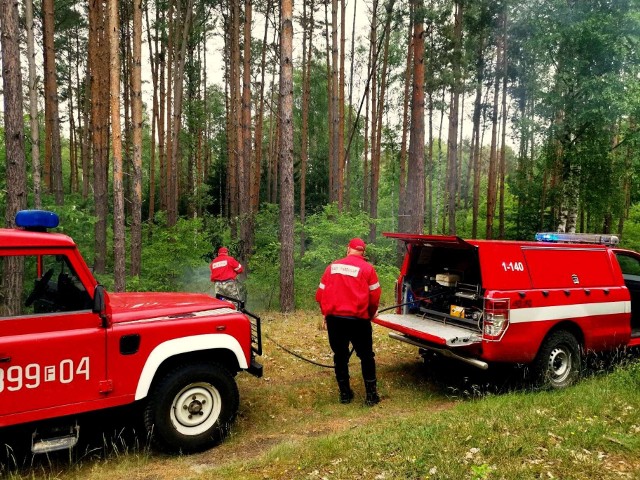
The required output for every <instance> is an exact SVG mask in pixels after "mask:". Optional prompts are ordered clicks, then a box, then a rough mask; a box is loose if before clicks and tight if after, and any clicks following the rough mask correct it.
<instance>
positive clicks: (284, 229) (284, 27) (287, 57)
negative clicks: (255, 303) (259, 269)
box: [278, 0, 295, 313]
mask: <svg viewBox="0 0 640 480" xmlns="http://www.w3.org/2000/svg"><path fill="white" fill-rule="evenodd" d="M280 26H281V27H280V28H281V34H280V101H279V105H278V116H279V117H280V121H281V125H280V148H279V150H278V151H279V152H280V310H281V311H282V312H283V313H287V312H292V311H293V310H294V309H295V302H294V281H293V275H294V271H293V266H294V265H293V238H294V237H293V227H294V216H293V204H294V192H293V188H294V186H293V65H292V60H293V59H292V53H293V52H292V50H293V48H292V43H293V5H292V1H291V0H282V1H281V3H280Z"/></svg>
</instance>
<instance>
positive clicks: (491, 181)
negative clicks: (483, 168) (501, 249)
mask: <svg viewBox="0 0 640 480" xmlns="http://www.w3.org/2000/svg"><path fill="white" fill-rule="evenodd" d="M498 43H500V42H499V41H498ZM496 50H497V53H496V68H495V69H494V70H495V72H494V75H495V78H494V82H493V111H492V112H491V153H490V156H489V175H488V178H487V230H486V238H487V240H491V239H492V238H493V220H494V217H495V209H496V170H497V163H498V159H497V135H498V98H499V93H500V76H499V75H498V66H499V65H500V63H501V62H502V57H501V56H500V55H501V52H502V49H501V47H500V45H497V46H496Z"/></svg>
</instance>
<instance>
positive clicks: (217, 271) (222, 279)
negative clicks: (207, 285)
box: [209, 247, 245, 301]
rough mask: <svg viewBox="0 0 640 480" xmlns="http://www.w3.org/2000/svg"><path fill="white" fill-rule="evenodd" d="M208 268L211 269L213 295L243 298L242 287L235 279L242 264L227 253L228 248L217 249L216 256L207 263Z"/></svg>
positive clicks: (240, 270) (240, 271) (241, 269)
mask: <svg viewBox="0 0 640 480" xmlns="http://www.w3.org/2000/svg"><path fill="white" fill-rule="evenodd" d="M209 270H211V281H212V282H213V292H214V294H215V295H218V294H221V295H224V296H227V297H233V298H237V299H240V300H242V301H244V300H245V298H244V292H243V289H242V288H241V285H240V284H239V283H238V280H237V277H238V274H239V273H242V271H243V268H242V265H240V263H239V262H238V261H237V260H236V259H235V258H233V257H232V256H230V255H229V250H228V249H227V248H226V247H220V248H219V249H218V256H217V257H216V258H214V259H213V260H212V261H211V263H210V264H209Z"/></svg>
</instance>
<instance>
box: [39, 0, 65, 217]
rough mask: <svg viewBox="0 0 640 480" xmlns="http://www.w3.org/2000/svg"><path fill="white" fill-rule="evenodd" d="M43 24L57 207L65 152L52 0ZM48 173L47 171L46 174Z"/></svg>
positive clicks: (44, 9)
mask: <svg viewBox="0 0 640 480" xmlns="http://www.w3.org/2000/svg"><path fill="white" fill-rule="evenodd" d="M42 13H43V15H42V24H43V37H44V38H43V40H44V78H45V121H46V123H47V131H48V135H47V136H46V144H47V145H48V152H49V156H48V158H47V160H46V162H45V163H48V164H49V166H50V170H49V172H48V173H49V174H50V176H49V191H50V192H51V193H53V195H54V199H55V202H56V205H62V204H63V202H64V190H63V186H62V151H61V145H60V113H59V108H58V82H57V80H56V63H55V58H56V57H55V55H56V54H55V48H54V40H53V33H54V24H55V18H54V8H53V0H43V2H42ZM46 171H47V169H46V167H45V172H46Z"/></svg>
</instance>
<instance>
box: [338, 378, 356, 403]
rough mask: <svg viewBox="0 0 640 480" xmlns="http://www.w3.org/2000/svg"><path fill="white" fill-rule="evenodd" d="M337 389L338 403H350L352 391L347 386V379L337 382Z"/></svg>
mask: <svg viewBox="0 0 640 480" xmlns="http://www.w3.org/2000/svg"><path fill="white" fill-rule="evenodd" d="M338 388H339V389H340V403H351V400H353V390H351V387H350V386H349V379H348V378H347V379H346V380H338Z"/></svg>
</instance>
